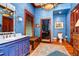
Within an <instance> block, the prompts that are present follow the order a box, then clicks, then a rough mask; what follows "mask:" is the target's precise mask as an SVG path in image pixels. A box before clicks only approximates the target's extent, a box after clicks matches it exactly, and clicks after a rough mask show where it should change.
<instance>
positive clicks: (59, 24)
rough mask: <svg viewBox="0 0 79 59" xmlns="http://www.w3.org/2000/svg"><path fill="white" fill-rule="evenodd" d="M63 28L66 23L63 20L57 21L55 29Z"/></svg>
mask: <svg viewBox="0 0 79 59" xmlns="http://www.w3.org/2000/svg"><path fill="white" fill-rule="evenodd" d="M63 28H64V24H63V22H62V21H56V22H55V29H63Z"/></svg>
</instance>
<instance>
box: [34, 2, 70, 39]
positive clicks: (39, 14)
mask: <svg viewBox="0 0 79 59" xmlns="http://www.w3.org/2000/svg"><path fill="white" fill-rule="evenodd" d="M67 6H68V7H67ZM70 6H71V4H60V5H58V6H57V7H55V8H54V9H52V10H49V11H46V10H44V9H43V8H36V9H35V24H40V20H41V19H42V18H50V19H51V27H50V28H51V39H53V37H54V36H56V34H57V32H54V31H56V30H55V29H54V27H53V26H54V21H55V17H60V19H61V20H60V21H63V22H64V23H65V21H64V20H65V19H66V15H61V16H60V15H59V16H54V15H53V11H55V10H61V9H69V8H70ZM53 16H54V17H53ZM64 26H65V25H64ZM65 28H66V27H64V30H58V32H59V31H61V32H64V36H65ZM53 35H54V36H53ZM35 36H39V37H40V28H35Z"/></svg>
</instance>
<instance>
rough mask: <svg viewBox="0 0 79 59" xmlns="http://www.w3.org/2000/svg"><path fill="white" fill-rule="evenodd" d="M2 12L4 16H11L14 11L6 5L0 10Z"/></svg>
mask: <svg viewBox="0 0 79 59" xmlns="http://www.w3.org/2000/svg"><path fill="white" fill-rule="evenodd" d="M0 14H2V15H3V16H6V17H9V16H12V15H13V11H11V10H9V9H8V8H7V6H6V7H5V8H2V9H1V10H0Z"/></svg>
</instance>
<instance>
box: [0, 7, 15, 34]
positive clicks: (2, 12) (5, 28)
mask: <svg viewBox="0 0 79 59" xmlns="http://www.w3.org/2000/svg"><path fill="white" fill-rule="evenodd" d="M0 32H14V11H12V10H10V9H7V7H5V8H4V7H2V6H0Z"/></svg>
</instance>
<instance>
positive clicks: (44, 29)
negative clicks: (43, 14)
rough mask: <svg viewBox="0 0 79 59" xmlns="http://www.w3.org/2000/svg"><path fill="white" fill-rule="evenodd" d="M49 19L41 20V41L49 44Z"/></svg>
mask: <svg viewBox="0 0 79 59" xmlns="http://www.w3.org/2000/svg"><path fill="white" fill-rule="evenodd" d="M50 24H51V23H50V19H41V39H42V41H47V42H51V32H50Z"/></svg>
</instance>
